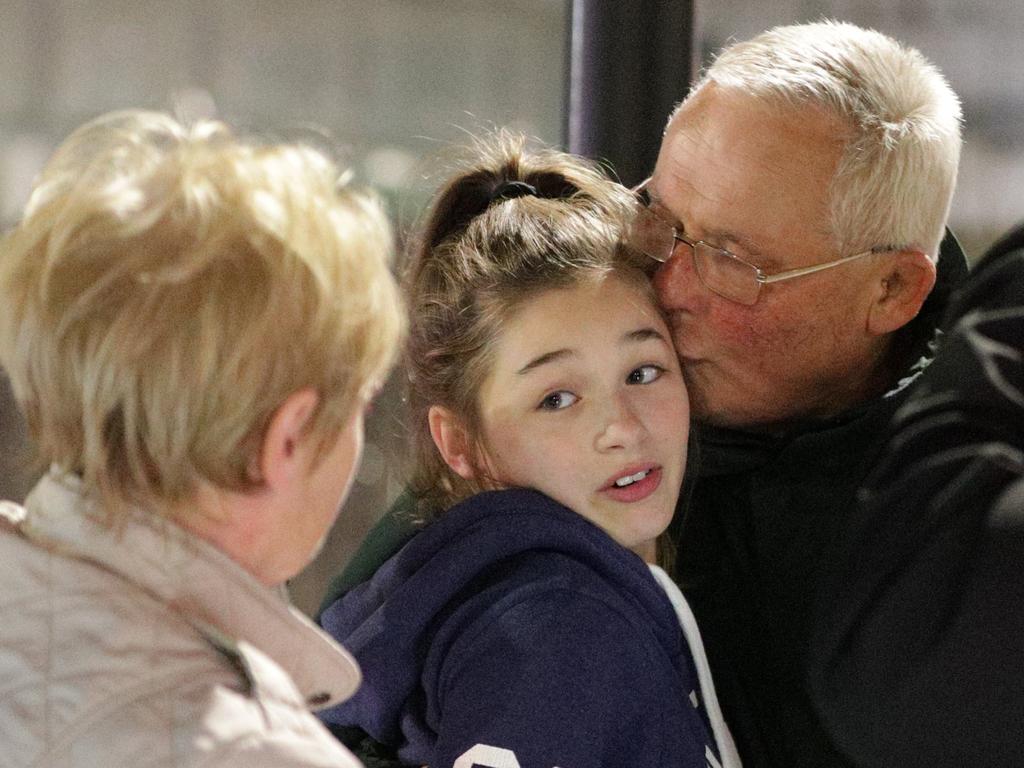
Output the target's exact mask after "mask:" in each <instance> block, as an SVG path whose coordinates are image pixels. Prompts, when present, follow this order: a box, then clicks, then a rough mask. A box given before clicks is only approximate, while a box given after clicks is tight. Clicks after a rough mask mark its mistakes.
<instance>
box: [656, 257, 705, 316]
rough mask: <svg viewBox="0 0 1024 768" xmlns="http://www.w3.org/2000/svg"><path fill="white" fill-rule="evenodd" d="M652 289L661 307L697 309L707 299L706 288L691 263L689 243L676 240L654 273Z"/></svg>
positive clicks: (667, 308)
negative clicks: (670, 252) (667, 256)
mask: <svg viewBox="0 0 1024 768" xmlns="http://www.w3.org/2000/svg"><path fill="white" fill-rule="evenodd" d="M654 290H655V293H657V295H658V303H659V304H661V306H662V308H663V309H666V310H669V311H672V310H679V309H684V310H689V311H691V312H693V311H697V310H699V308H700V306H701V305H702V304H703V303H704V302H706V301H707V293H708V291H707V289H706V288H705V287H704V284H703V283H702V282H701V280H700V277H699V276H698V275H697V270H696V269H695V268H694V264H693V251H692V249H691V248H690V246H689V245H687V244H686V243H682V242H677V243H676V247H675V248H674V249H673V251H672V255H671V256H670V257H669V258H668V261H666V262H665V263H664V264H662V265H661V266H660V267H659V268H658V271H657V272H655V273H654Z"/></svg>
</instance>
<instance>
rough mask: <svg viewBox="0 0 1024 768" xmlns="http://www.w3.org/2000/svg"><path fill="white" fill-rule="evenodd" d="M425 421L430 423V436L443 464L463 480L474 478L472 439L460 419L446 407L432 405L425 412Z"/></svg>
mask: <svg viewBox="0 0 1024 768" xmlns="http://www.w3.org/2000/svg"><path fill="white" fill-rule="evenodd" d="M427 423H428V424H429V425H430V436H431V437H432V438H434V445H436V446H437V450H438V451H440V453H441V458H443V459H444V462H445V464H447V465H448V466H449V467H451V468H452V471H453V472H454V473H455V474H457V475H458V476H459V477H461V478H463V479H464V480H472V479H473V478H475V477H476V468H475V465H474V462H473V446H472V441H471V440H470V439H469V433H468V432H467V431H466V428H465V426H464V425H463V424H462V420H461V419H459V418H458V417H457V416H456V415H455V414H454V413H452V412H451V411H449V410H448V409H447V408H445V407H443V406H440V405H432V406H430V410H429V411H428V412H427Z"/></svg>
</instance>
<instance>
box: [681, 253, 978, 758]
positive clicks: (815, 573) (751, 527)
mask: <svg viewBox="0 0 1024 768" xmlns="http://www.w3.org/2000/svg"><path fill="white" fill-rule="evenodd" d="M943 246H944V248H943V252H942V255H941V257H940V259H939V264H938V272H939V276H938V280H937V283H936V286H935V288H934V289H933V291H932V293H931V295H930V296H929V298H928V300H927V301H926V303H925V305H924V306H923V307H922V310H921V312H920V313H919V314H918V316H917V317H916V318H915V319H914V320H913V321H911V322H910V323H909V324H908V325H907V326H906V327H904V328H903V329H902V330H901V331H900V332H899V337H898V338H897V339H896V341H895V343H896V345H897V350H898V352H899V353H900V354H901V356H902V361H903V362H902V366H901V367H900V370H903V371H904V375H903V376H902V377H901V378H900V379H899V381H897V382H895V383H894V385H893V388H892V389H891V390H890V391H889V392H887V393H886V394H885V395H884V396H883V397H880V398H876V399H874V400H870V401H868V402H866V403H863V404H861V405H860V406H857V407H855V408H853V409H851V410H849V411H847V412H845V413H843V414H840V415H839V416H836V417H834V418H831V419H828V420H815V421H809V422H806V423H802V424H793V425H790V427H789V428H788V429H787V430H785V431H784V432H779V431H773V432H770V433H758V432H755V431H751V430H743V431H740V430H726V429H711V428H704V429H702V430H700V431H699V432H698V433H697V445H698V448H699V456H698V458H697V467H696V469H697V471H696V473H692V472H691V473H690V475H689V476H690V477H694V476H696V478H697V479H696V482H695V483H694V484H693V487H692V489H691V493H692V496H691V498H690V500H689V504H688V509H689V513H688V515H687V516H686V517H685V519H684V520H682V521H681V523H680V531H679V535H678V541H679V550H680V551H679V558H678V561H679V567H678V571H677V574H676V576H677V580H678V581H679V583H680V585H681V586H682V588H683V591H684V593H685V594H686V597H687V599H688V600H689V601H690V605H691V607H692V608H693V612H694V614H695V615H696V617H697V622H698V624H699V625H700V628H701V633H702V635H703V636H704V640H705V645H706V648H707V652H708V659H709V661H710V663H711V671H712V674H713V675H714V678H715V685H716V687H717V689H718V695H719V700H720V701H721V703H722V710H723V714H724V715H725V718H726V721H727V722H728V723H729V726H730V728H732V731H733V736H734V737H735V739H736V745H737V747H738V749H739V752H740V756H741V757H742V758H743V761H744V765H745V766H746V768H761V767H762V766H778V767H779V768H782V767H783V766H785V768H797V767H800V768H804V767H806V768H825V767H826V766H847V765H849V764H850V763H849V762H848V761H847V760H846V759H845V758H843V757H842V756H841V755H840V753H839V752H838V751H837V750H836V749H835V747H834V746H833V745H832V743H831V739H830V738H829V737H828V735H827V734H826V732H825V730H824V728H823V727H822V725H821V722H820V719H819V717H818V716H817V714H816V713H815V710H814V708H813V706H812V704H811V699H810V695H809V692H808V689H807V669H808V652H809V648H810V643H811V631H812V624H813V617H814V606H815V596H816V593H817V591H818V588H819V586H820V584H821V579H822V575H823V572H824V570H825V566H826V563H827V562H828V560H829V558H830V556H831V554H830V553H831V552H832V548H833V547H834V546H835V543H836V540H837V537H838V535H839V532H840V531H841V530H842V528H843V526H844V525H845V520H846V518H847V516H848V515H849V514H850V512H851V510H852V507H853V503H854V499H855V497H856V492H857V488H858V487H859V486H860V485H861V483H862V482H863V480H864V478H865V476H866V474H867V472H868V469H869V467H870V466H871V464H872V463H873V462H874V460H875V459H876V458H877V455H878V453H879V451H880V449H881V446H882V436H883V434H884V432H885V429H886V427H887V425H888V423H889V421H890V420H891V418H892V416H893V414H894V413H895V412H896V410H897V409H898V408H899V407H900V405H901V404H902V403H903V402H904V400H905V399H906V397H907V393H908V392H909V389H910V386H909V385H910V382H911V381H912V380H913V379H914V378H915V377H916V376H917V375H919V374H920V372H921V370H923V369H924V367H925V365H926V364H927V363H928V361H929V360H930V358H931V353H932V349H933V345H934V342H935V338H936V330H937V327H938V325H939V324H940V322H941V320H942V317H943V315H944V314H945V311H946V308H947V305H948V301H949V298H950V294H951V292H952V291H953V289H954V287H955V286H956V285H957V284H959V283H960V282H961V281H962V280H963V278H964V276H965V274H966V263H965V260H964V258H963V254H962V252H961V251H960V250H959V246H957V244H956V242H955V240H953V239H952V237H948V238H947V239H946V241H944V243H943Z"/></svg>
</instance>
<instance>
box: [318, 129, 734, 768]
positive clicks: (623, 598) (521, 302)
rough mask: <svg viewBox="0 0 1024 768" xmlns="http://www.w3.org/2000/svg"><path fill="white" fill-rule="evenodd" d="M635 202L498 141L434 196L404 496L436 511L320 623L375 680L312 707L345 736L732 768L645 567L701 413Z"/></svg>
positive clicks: (705, 683) (546, 766) (544, 759)
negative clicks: (627, 231) (634, 232)
mask: <svg viewBox="0 0 1024 768" xmlns="http://www.w3.org/2000/svg"><path fill="white" fill-rule="evenodd" d="M632 205H633V203H632V199H631V196H630V194H629V193H628V192H627V191H626V190H624V189H623V188H622V187H620V186H619V185H617V184H615V183H613V182H611V181H610V180H608V179H607V178H606V177H604V176H603V175H601V174H600V173H599V172H597V171H596V170H594V169H593V168H591V167H589V166H587V165H585V164H584V163H583V162H581V161H580V160H578V159H576V158H573V157H570V156H568V155H564V154H561V153H556V152H540V153H535V154H528V153H527V152H525V151H524V149H523V148H522V142H520V141H516V140H513V139H510V138H508V137H504V138H502V139H499V140H497V141H496V142H494V143H493V144H492V145H490V146H488V147H486V148H484V149H483V150H481V152H480V156H479V158H478V160H477V162H476V164H475V165H474V166H473V167H471V168H469V169H468V170H466V171H464V172H462V173H459V174H458V175H456V176H455V177H454V178H452V179H450V180H449V181H448V182H447V183H446V184H445V185H444V186H443V187H442V188H441V190H440V191H439V192H438V194H437V196H436V199H435V201H434V204H433V207H432V209H431V213H430V215H429V217H428V220H427V223H426V226H425V228H424V231H423V232H422V234H421V239H420V242H419V244H418V246H417V249H416V251H415V253H414V256H413V261H412V263H411V265H410V267H409V272H408V274H407V278H406V293H407V297H408V300H409V310H410V316H411V333H410V339H409V343H408V348H407V350H406V351H407V360H406V362H407V366H408V372H409V378H410V388H409V398H410V404H411V407H412V417H413V420H414V421H413V425H414V428H415V430H416V432H415V443H416V451H417V474H416V477H415V480H414V483H413V490H414V491H415V492H416V494H417V495H418V496H419V497H420V498H421V499H422V500H423V508H424V509H447V511H446V512H444V513H443V514H441V515H439V516H437V519H436V520H435V521H433V522H431V523H430V524H429V525H427V526H426V527H425V528H424V529H423V530H422V532H420V533H419V534H418V535H417V536H416V537H415V538H414V539H413V540H412V541H411V542H410V543H409V544H408V545H407V546H406V547H405V548H404V549H403V550H401V551H400V552H399V553H398V554H397V555H395V557H393V558H392V559H391V560H390V561H388V563H387V564H385V565H384V566H383V567H382V568H381V569H380V571H378V573H377V574H376V576H375V577H374V578H373V579H372V580H371V581H370V582H368V583H366V584H364V585H362V586H361V587H358V588H356V589H354V590H353V591H352V592H350V593H349V594H347V595H345V596H343V597H342V598H340V599H339V600H338V601H337V602H335V603H334V604H333V605H332V606H330V607H329V608H328V609H327V610H326V611H325V612H324V613H323V615H322V617H321V621H322V623H323V625H324V627H325V628H326V629H327V630H328V631H329V632H330V633H331V634H332V635H334V636H335V637H336V638H337V639H339V640H340V641H342V642H343V643H344V644H345V646H346V647H347V648H348V649H349V650H350V651H351V652H352V653H353V654H354V655H355V656H356V657H357V659H358V661H359V663H360V665H361V667H362V670H363V674H364V681H363V685H362V687H361V688H360V689H359V692H358V693H357V694H356V695H355V696H354V697H353V698H352V699H350V700H349V701H348V702H346V703H345V704H343V705H342V706H340V707H335V708H333V709H329V710H327V711H326V712H323V713H321V716H322V717H323V719H324V720H325V722H327V723H328V724H329V725H330V726H331V727H332V729H334V730H335V732H336V733H338V734H339V735H340V734H347V735H349V736H351V735H352V733H353V732H356V733H363V734H367V735H369V737H370V738H371V739H373V740H374V741H376V742H378V743H382V744H384V745H387V746H388V747H390V748H391V749H393V750H394V752H395V753H396V754H397V756H398V759H400V761H401V762H402V763H403V764H408V765H424V764H427V765H430V766H431V767H432V768H448V767H449V766H454V767H455V768H463V767H464V768H470V766H494V767H495V768H497V767H499V766H501V767H503V768H504V767H511V766H523V768H527V767H529V768H554V767H555V766H563V768H582V767H583V766H627V765H628V766H638V767H643V766H650V767H651V768H655V767H656V768H665V767H666V766H685V767H687V768H691V767H692V768H698V767H699V768H704V767H705V766H719V765H737V764H738V761H737V760H736V758H735V751H734V748H733V747H732V743H731V739H730V737H729V736H728V732H727V730H726V729H725V727H724V724H723V723H722V720H721V714H720V713H719V710H718V706H717V702H716V699H715V696H714V691H713V689H712V686H711V680H710V676H709V674H708V673H707V665H706V661H705V659H704V654H703V648H702V646H701V644H700V639H699V636H698V634H697V632H696V627H695V625H694V624H693V621H692V616H691V614H690V613H689V609H688V608H687V607H686V605H685V602H684V600H683V598H682V595H681V594H680V593H679V591H678V590H677V589H676V587H675V586H674V585H673V584H672V582H671V580H670V579H669V578H668V577H667V576H666V575H665V573H664V572H663V571H662V570H661V569H659V568H658V567H657V566H654V565H648V564H649V563H651V564H653V563H654V562H655V560H656V559H657V557H658V549H659V547H658V539H659V536H660V535H661V534H662V533H663V531H664V530H665V528H666V527H667V526H668V524H669V521H670V520H671V518H672V515H673V512H674V509H675V505H676V500H677V497H678V493H679V488H680V484H681V482H682V476H683V468H684V465H685V460H686V440H687V433H688V430H689V405H688V401H687V396H686V389H685V386H684V384H683V379H682V376H681V374H680V370H679V363H678V361H677V358H676V354H675V351H674V349H673V347H672V344H671V340H670V335H669V332H668V330H667V329H666V326H665V323H664V321H663V320H662V317H661V316H660V314H659V311H658V309H657V307H656V305H655V303H654V300H653V296H652V292H651V288H650V285H649V283H648V281H647V278H646V276H645V275H644V273H643V271H642V270H641V269H640V268H639V266H637V262H636V261H634V257H633V256H632V254H631V253H629V252H628V251H626V249H625V248H624V247H623V246H622V245H621V244H620V241H621V235H622V234H623V228H624V226H625V225H626V222H627V221H628V217H629V215H630V212H631V210H632ZM681 620H682V621H683V624H684V631H681V630H680V621H681ZM353 729H358V730H355V731H353Z"/></svg>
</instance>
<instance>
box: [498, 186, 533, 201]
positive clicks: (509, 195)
mask: <svg viewBox="0 0 1024 768" xmlns="http://www.w3.org/2000/svg"><path fill="white" fill-rule="evenodd" d="M527 195H532V196H534V197H537V188H536V187H535V186H533V185H532V184H527V183H526V182H525V181H503V182H502V183H501V184H499V185H498V186H497V187H495V189H494V191H493V192H492V193H491V202H492V203H494V202H496V201H499V200H514V199H515V198H517V197H526V196H527Z"/></svg>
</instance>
